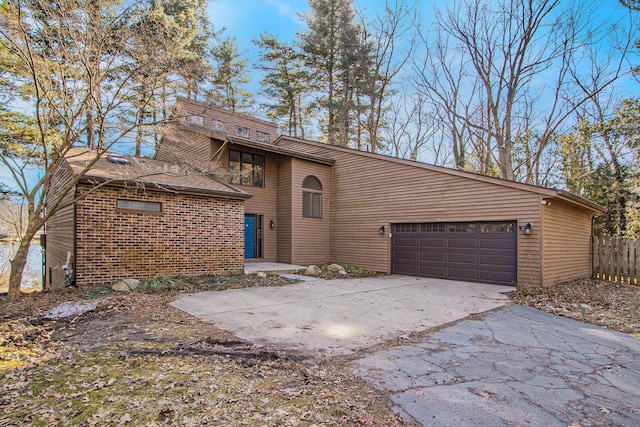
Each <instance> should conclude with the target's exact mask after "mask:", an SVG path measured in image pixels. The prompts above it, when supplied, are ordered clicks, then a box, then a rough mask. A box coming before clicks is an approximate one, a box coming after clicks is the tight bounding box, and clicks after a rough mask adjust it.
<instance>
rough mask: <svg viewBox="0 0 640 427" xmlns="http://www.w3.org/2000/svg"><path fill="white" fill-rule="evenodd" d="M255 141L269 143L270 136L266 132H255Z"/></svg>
mask: <svg viewBox="0 0 640 427" xmlns="http://www.w3.org/2000/svg"><path fill="white" fill-rule="evenodd" d="M256 139H257V140H258V141H260V142H269V141H270V140H271V135H269V134H268V133H267V132H261V131H256Z"/></svg>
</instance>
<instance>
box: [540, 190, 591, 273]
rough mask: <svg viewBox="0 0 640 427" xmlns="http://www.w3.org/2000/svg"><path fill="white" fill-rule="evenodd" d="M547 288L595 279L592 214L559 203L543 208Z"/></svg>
mask: <svg viewBox="0 0 640 427" xmlns="http://www.w3.org/2000/svg"><path fill="white" fill-rule="evenodd" d="M541 210H542V227H543V233H544V239H543V241H542V271H543V281H542V283H543V284H544V285H553V284H556V283H560V282H563V281H566V280H571V279H576V278H579V277H590V276H591V214H590V213H589V212H586V211H584V210H582V209H577V208H575V207H573V206H570V205H568V204H565V203H562V202H560V201H558V200H553V201H552V202H551V204H550V205H541Z"/></svg>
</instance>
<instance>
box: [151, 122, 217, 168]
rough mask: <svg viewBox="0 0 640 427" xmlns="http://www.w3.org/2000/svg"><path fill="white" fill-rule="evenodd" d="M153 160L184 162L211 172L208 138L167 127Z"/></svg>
mask: <svg viewBox="0 0 640 427" xmlns="http://www.w3.org/2000/svg"><path fill="white" fill-rule="evenodd" d="M165 131H166V133H165V138H164V139H163V140H162V144H161V145H160V147H158V150H157V151H156V155H155V158H156V159H157V160H162V161H165V162H186V163H188V164H190V165H192V166H193V167H195V168H198V169H200V170H204V171H208V172H211V171H212V169H210V163H209V160H210V152H209V141H210V140H211V138H209V137H208V136H206V135H202V134H201V133H198V132H196V131H190V130H186V129H179V130H178V129H177V127H176V126H173V125H169V126H168V127H167V128H166V129H165Z"/></svg>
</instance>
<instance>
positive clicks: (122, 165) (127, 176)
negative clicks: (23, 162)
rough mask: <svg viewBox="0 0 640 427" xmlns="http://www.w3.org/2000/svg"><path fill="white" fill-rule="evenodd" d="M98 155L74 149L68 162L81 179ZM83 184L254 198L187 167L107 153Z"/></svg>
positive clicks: (89, 171) (67, 156) (68, 156)
mask: <svg viewBox="0 0 640 427" xmlns="http://www.w3.org/2000/svg"><path fill="white" fill-rule="evenodd" d="M96 155H97V152H96V151H95V150H88V149H84V148H72V149H71V150H69V152H68V153H67V155H66V156H65V159H66V161H67V163H68V165H69V166H70V168H71V170H72V171H73V172H74V173H75V174H76V175H79V174H81V173H82V172H83V171H84V170H85V169H86V168H87V166H88V165H90V164H91V162H92V161H93V160H94V159H95V157H96ZM81 181H84V182H91V183H95V182H109V183H110V184H113V185H125V184H136V185H139V184H144V185H145V186H147V187H151V188H153V189H155V190H158V191H166V192H172V193H176V192H180V193H196V194H203V195H210V196H222V197H230V198H240V199H248V198H250V197H252V196H251V194H249V193H246V192H244V191H242V190H239V189H237V188H235V187H232V186H230V185H228V184H225V183H223V182H221V181H219V180H217V179H215V178H213V177H212V176H210V175H207V174H205V173H202V172H199V171H197V170H196V169H193V168H191V167H189V166H187V165H183V164H178V163H170V162H164V161H160V160H153V159H146V158H140V157H134V156H123V155H119V154H109V153H104V154H103V155H102V156H101V158H100V159H99V160H98V161H97V162H95V164H93V165H92V166H91V167H90V169H89V170H88V171H86V172H85V173H84V176H83V178H82V180H81Z"/></svg>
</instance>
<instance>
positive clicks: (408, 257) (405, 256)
mask: <svg viewBox="0 0 640 427" xmlns="http://www.w3.org/2000/svg"><path fill="white" fill-rule="evenodd" d="M395 260H396V261H398V262H403V261H418V252H417V251H410V250H406V249H404V248H402V249H400V250H398V251H396V253H395Z"/></svg>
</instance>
